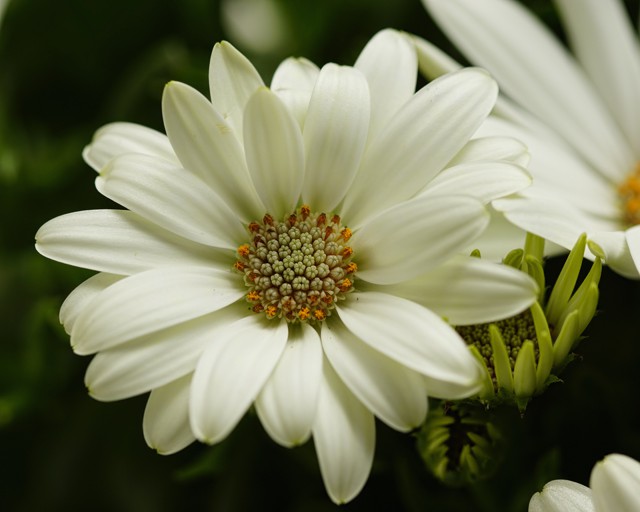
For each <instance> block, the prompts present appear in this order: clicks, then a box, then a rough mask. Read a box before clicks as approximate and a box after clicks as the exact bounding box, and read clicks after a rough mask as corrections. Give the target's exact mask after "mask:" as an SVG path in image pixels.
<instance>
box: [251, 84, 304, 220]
mask: <svg viewBox="0 0 640 512" xmlns="http://www.w3.org/2000/svg"><path fill="white" fill-rule="evenodd" d="M244 144H245V152H246V155H247V165H248V166H249V172H250V174H251V178H252V179H253V183H254V185H255V188H256V190H257V192H258V195H259V196H260V199H262V203H263V204H264V205H265V207H266V208H267V212H269V213H270V214H271V215H272V216H274V217H275V218H277V219H281V218H283V217H284V216H285V215H288V214H290V213H291V212H292V211H293V210H294V209H295V207H296V205H297V203H298V199H299V197H300V191H301V190H302V180H303V178H304V146H303V143H302V132H301V131H300V128H299V126H298V124H297V123H296V121H295V119H294V118H293V117H292V116H291V114H290V113H289V111H288V110H287V108H286V107H285V106H284V104H283V103H282V101H280V99H278V97H277V96H276V95H275V94H274V93H272V92H271V91H269V89H267V88H262V89H259V90H258V91H257V92H256V93H255V94H254V95H253V96H252V97H251V98H250V99H249V102H248V103H247V107H246V109H245V118H244Z"/></svg>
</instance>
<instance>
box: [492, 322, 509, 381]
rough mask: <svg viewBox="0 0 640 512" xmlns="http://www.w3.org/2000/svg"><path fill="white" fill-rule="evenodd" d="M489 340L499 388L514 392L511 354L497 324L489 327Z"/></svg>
mask: <svg viewBox="0 0 640 512" xmlns="http://www.w3.org/2000/svg"><path fill="white" fill-rule="evenodd" d="M489 339H490V341H491V349H492V350H493V368H494V370H495V372H496V380H497V381H498V388H500V389H502V390H504V391H507V392H513V372H512V371H511V363H510V362H509V354H508V353H507V347H506V345H505V342H504V340H503V339H502V334H501V333H500V329H498V327H497V326H496V325H495V324H491V325H490V326H489Z"/></svg>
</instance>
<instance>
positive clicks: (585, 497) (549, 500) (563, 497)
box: [529, 480, 595, 512]
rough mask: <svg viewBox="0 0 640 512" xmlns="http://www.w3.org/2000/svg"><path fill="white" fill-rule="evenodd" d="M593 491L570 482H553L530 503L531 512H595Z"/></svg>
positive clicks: (533, 497) (535, 495) (532, 498)
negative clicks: (592, 497)
mask: <svg viewBox="0 0 640 512" xmlns="http://www.w3.org/2000/svg"><path fill="white" fill-rule="evenodd" d="M594 510H595V509H594V507H593V502H592V501H591V489H589V488H588V487H585V486H584V485H580V484H577V483H575V482H571V481H570V480H552V481H551V482H549V483H547V484H546V485H545V486H544V487H543V488H542V491H540V492H537V493H535V494H534V495H533V496H532V497H531V501H529V512H593V511H594Z"/></svg>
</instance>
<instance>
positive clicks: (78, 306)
mask: <svg viewBox="0 0 640 512" xmlns="http://www.w3.org/2000/svg"><path fill="white" fill-rule="evenodd" d="M123 277H124V276H118V275H115V274H107V273H104V272H101V273H99V274H95V275H94V276H91V277H90V278H89V279H87V280H86V281H84V282H83V283H81V284H80V285H78V286H77V287H76V288H75V289H74V290H73V291H72V292H71V293H70V294H69V295H68V296H67V298H66V299H65V300H64V302H63V303H62V306H60V323H61V324H62V325H63V326H64V330H65V331H66V332H67V334H71V330H72V329H73V324H75V322H76V320H77V318H78V315H79V314H80V313H81V312H82V310H83V309H84V308H85V307H86V306H87V304H88V303H89V302H90V301H91V300H92V299H93V298H94V297H95V296H96V295H98V294H99V293H100V292H101V291H102V290H104V289H105V288H107V287H109V286H111V285H112V284H113V283H116V282H118V281H120V279H122V278H123Z"/></svg>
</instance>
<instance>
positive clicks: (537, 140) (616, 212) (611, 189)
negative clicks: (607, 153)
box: [478, 116, 620, 219]
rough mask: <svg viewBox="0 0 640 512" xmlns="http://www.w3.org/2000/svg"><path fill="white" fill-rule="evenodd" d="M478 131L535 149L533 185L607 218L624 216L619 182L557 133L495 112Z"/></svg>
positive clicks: (546, 192)
mask: <svg viewBox="0 0 640 512" xmlns="http://www.w3.org/2000/svg"><path fill="white" fill-rule="evenodd" d="M478 133H479V134H482V135H490V136H505V135H507V136H511V137H516V138H517V139H518V140H521V141H523V142H524V143H525V144H526V145H527V147H528V148H529V151H530V153H531V161H530V162H529V164H528V165H527V170H528V171H529V172H530V173H531V175H532V176H533V178H534V180H533V187H532V188H535V189H536V190H540V191H541V193H543V194H544V195H546V196H549V197H556V198H558V199H559V200H560V201H562V202H565V203H567V202H568V203H569V204H571V205H574V206H576V207H577V208H579V209H580V210H581V211H585V212H589V213H590V214H592V215H593V216H597V217H601V218H604V219H614V218H615V219H617V218H618V217H619V216H620V205H619V201H620V198H619V196H618V193H617V186H618V183H614V182H611V181H610V180H608V179H606V178H604V177H602V176H601V175H600V174H599V173H598V172H597V171H596V170H595V169H594V168H593V167H591V166H590V165H589V164H587V163H586V162H585V161H584V160H583V159H581V158H580V157H579V156H578V154H577V153H576V152H575V151H573V150H572V149H571V148H570V147H569V146H568V145H567V144H563V143H562V141H559V140H558V138H557V136H555V135H553V134H551V133H549V132H548V131H545V130H541V129H535V130H533V129H529V127H522V126H520V125H519V124H517V123H514V122H511V121H507V120H505V119H500V118H497V117H495V116H490V117H489V118H488V119H487V121H486V122H485V123H483V124H482V126H481V127H480V129H479V130H478Z"/></svg>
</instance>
